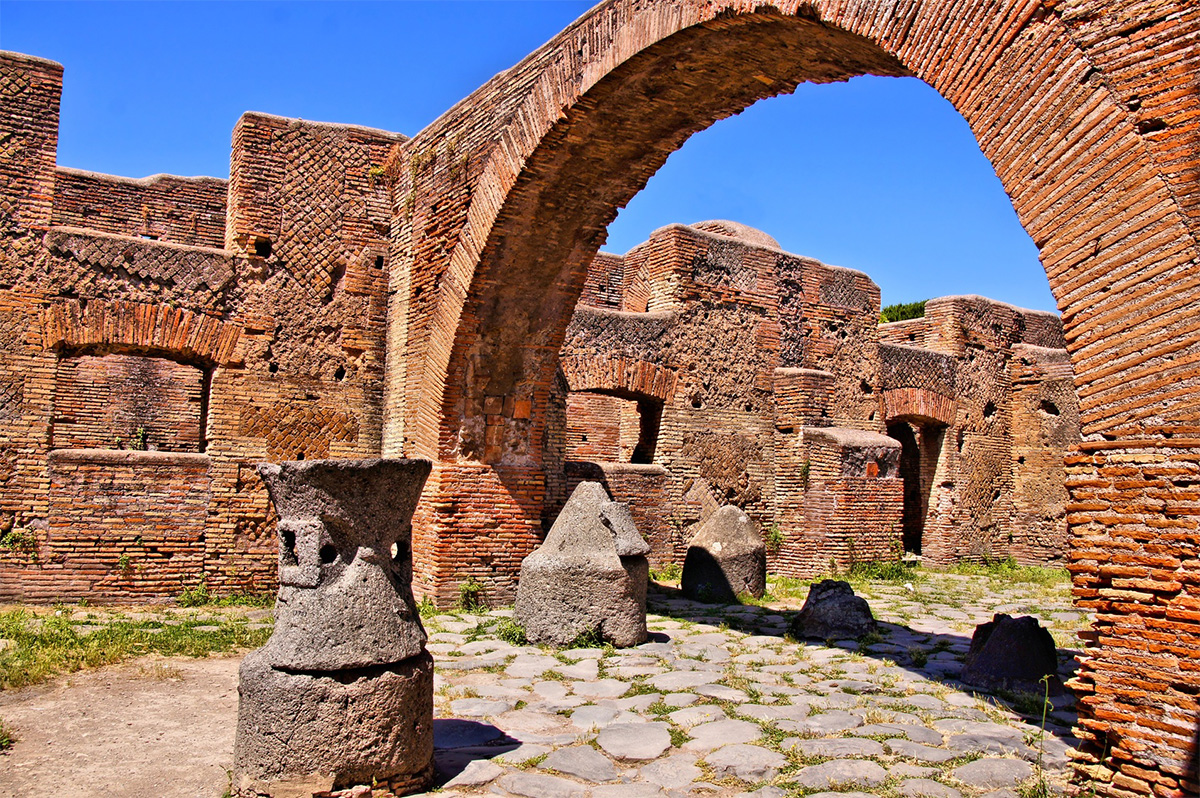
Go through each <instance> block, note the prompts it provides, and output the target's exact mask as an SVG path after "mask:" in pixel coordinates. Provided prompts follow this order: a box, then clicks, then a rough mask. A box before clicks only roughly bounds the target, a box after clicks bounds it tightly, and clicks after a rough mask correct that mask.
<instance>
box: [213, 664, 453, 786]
mask: <svg viewBox="0 0 1200 798" xmlns="http://www.w3.org/2000/svg"><path fill="white" fill-rule="evenodd" d="M238 693H239V701H238V728H237V737H236V742H235V745H234V752H233V770H234V787H235V789H236V790H237V792H238V794H239V795H242V796H270V798H312V796H313V794H314V793H320V792H328V791H331V790H336V789H341V788H344V787H350V786H353V785H356V784H371V783H372V780H374V781H375V782H377V783H384V782H386V783H389V784H395V785H397V786H400V787H401V788H402V789H404V791H405V792H415V791H417V790H420V789H423V788H424V787H426V786H428V784H429V781H430V779H431V777H432V775H433V658H432V657H431V656H429V653H428V652H422V653H421V654H420V655H419V656H416V657H413V658H411V659H408V660H405V661H404V662H401V663H397V664H395V665H384V666H379V667H373V668H363V669H359V670H351V671H335V672H330V673H290V672H286V671H277V670H274V669H273V668H271V667H270V666H269V665H268V664H267V662H266V659H265V657H263V656H262V655H261V652H259V651H255V652H252V653H250V654H247V655H246V658H245V659H244V660H243V661H242V666H241V669H240V670H239V673H238Z"/></svg>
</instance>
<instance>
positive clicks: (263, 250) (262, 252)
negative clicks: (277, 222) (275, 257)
mask: <svg viewBox="0 0 1200 798" xmlns="http://www.w3.org/2000/svg"><path fill="white" fill-rule="evenodd" d="M254 254H255V255H257V256H258V257H260V258H269V257H271V239H269V238H263V237H262V236H259V237H258V238H256V239H254Z"/></svg>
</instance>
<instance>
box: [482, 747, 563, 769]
mask: <svg viewBox="0 0 1200 798" xmlns="http://www.w3.org/2000/svg"><path fill="white" fill-rule="evenodd" d="M549 753H550V748H549V747H548V746H545V745H538V744H537V743H521V744H520V745H518V746H517V747H516V748H514V749H512V750H511V751H505V752H504V753H502V754H497V755H496V756H495V757H494V759H495V761H496V762H499V763H502V764H505V765H523V764H524V763H526V762H528V761H529V760H531V759H536V758H538V757H539V756H546V755H548V754H549Z"/></svg>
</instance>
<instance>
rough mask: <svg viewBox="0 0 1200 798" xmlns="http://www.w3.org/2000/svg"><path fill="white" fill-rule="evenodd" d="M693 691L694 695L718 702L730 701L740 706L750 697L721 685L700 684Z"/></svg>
mask: <svg viewBox="0 0 1200 798" xmlns="http://www.w3.org/2000/svg"><path fill="white" fill-rule="evenodd" d="M695 691H696V695H702V696H706V697H708V698H715V699H716V700H718V701H730V702H732V703H734V704H741V703H743V702H746V701H749V700H750V696H748V695H747V694H746V693H744V692H742V691H741V690H735V689H734V688H732V687H727V686H726V685H723V684H702V685H699V686H698V687H696V688H695Z"/></svg>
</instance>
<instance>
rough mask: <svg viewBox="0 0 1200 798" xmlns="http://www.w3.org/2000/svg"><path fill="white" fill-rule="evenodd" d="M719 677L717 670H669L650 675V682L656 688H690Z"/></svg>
mask: <svg viewBox="0 0 1200 798" xmlns="http://www.w3.org/2000/svg"><path fill="white" fill-rule="evenodd" d="M720 678H721V674H720V672H719V671H670V672H668V673H664V674H661V675H659V676H651V677H650V684H651V685H653V687H654V689H656V690H668V691H673V690H691V689H694V688H696V687H699V686H700V685H702V684H712V683H713V682H715V681H716V680H717V679H720Z"/></svg>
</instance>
